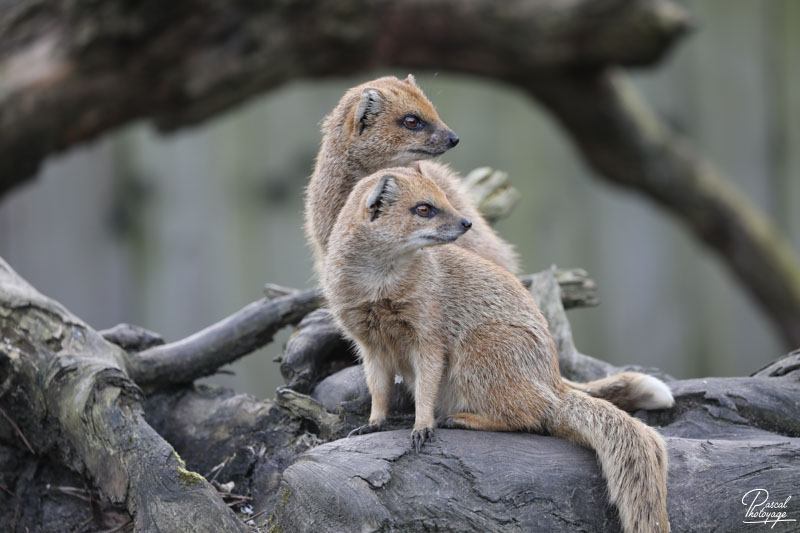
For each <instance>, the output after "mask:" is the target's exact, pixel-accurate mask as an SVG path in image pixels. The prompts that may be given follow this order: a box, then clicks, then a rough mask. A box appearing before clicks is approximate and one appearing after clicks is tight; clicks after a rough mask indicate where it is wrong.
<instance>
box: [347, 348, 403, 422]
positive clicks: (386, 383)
mask: <svg viewBox="0 0 800 533" xmlns="http://www.w3.org/2000/svg"><path fill="white" fill-rule="evenodd" d="M361 353H362V354H363V358H364V376H365V377H366V380H367V388H368V389H369V393H370V394H371V395H372V407H371V408H370V412H369V423H368V424H365V425H363V426H361V427H357V428H356V429H354V430H353V431H351V432H350V434H349V435H348V437H352V436H353V435H365V434H367V433H374V432H376V431H382V430H383V424H384V422H386V416H387V415H388V414H389V398H390V397H391V392H392V384H393V383H394V372H392V371H391V370H390V368H389V366H388V365H387V364H386V360H385V357H386V356H385V355H384V354H382V353H374V352H367V351H366V350H365V349H364V348H363V347H362V351H361Z"/></svg>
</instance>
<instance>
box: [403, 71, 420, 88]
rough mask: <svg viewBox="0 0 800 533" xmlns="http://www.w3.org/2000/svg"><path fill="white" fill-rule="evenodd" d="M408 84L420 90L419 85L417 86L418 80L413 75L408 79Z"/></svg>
mask: <svg viewBox="0 0 800 533" xmlns="http://www.w3.org/2000/svg"><path fill="white" fill-rule="evenodd" d="M406 83H407V84H409V85H411V86H412V87H416V88H417V89H419V85H417V79H416V78H415V77H414V75H413V74H409V75H408V77H407V78H406Z"/></svg>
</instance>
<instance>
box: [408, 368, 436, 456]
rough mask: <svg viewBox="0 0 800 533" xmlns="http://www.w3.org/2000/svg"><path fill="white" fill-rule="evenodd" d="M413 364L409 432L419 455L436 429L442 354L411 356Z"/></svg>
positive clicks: (412, 443)
mask: <svg viewBox="0 0 800 533" xmlns="http://www.w3.org/2000/svg"><path fill="white" fill-rule="evenodd" d="M412 361H413V364H414V377H415V379H414V405H415V407H414V430H413V431H412V432H411V445H412V447H413V448H414V449H415V450H416V451H417V453H419V451H420V450H421V449H422V445H423V444H425V441H426V440H430V441H432V440H433V429H434V427H436V419H435V417H434V408H435V406H436V396H437V394H438V393H439V383H440V381H441V379H442V371H443V370H444V354H441V353H435V354H424V355H423V354H422V353H419V352H418V353H416V354H413V356H412Z"/></svg>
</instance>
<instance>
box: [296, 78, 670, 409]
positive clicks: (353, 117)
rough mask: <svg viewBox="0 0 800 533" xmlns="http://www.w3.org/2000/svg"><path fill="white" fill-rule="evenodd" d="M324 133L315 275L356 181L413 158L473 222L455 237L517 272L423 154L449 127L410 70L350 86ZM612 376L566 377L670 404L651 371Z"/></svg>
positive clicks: (641, 404)
mask: <svg viewBox="0 0 800 533" xmlns="http://www.w3.org/2000/svg"><path fill="white" fill-rule="evenodd" d="M409 114H412V115H415V116H418V117H419V118H421V119H423V120H424V121H425V122H426V123H427V124H428V127H426V128H424V129H422V130H420V131H410V130H408V129H406V128H404V127H403V126H402V125H401V124H400V122H401V121H402V119H403V117H405V116H407V115H409ZM362 119H363V120H362ZM322 134H323V138H322V146H321V148H320V151H319V155H318V156H317V161H316V166H315V168H314V173H313V175H312V176H311V180H310V182H309V185H308V188H307V189H306V198H305V219H306V220H305V228H306V235H307V237H308V240H309V242H310V243H311V247H312V250H313V252H314V267H315V270H316V272H317V275H318V276H321V272H322V270H323V264H322V263H323V258H324V254H325V252H326V250H327V246H328V239H329V236H330V232H331V230H332V229H333V225H334V222H335V221H336V217H337V216H338V214H339V212H340V211H341V209H342V207H343V206H344V204H345V201H346V200H347V197H348V195H349V194H350V191H352V189H353V187H354V186H355V185H356V184H357V183H358V182H359V180H361V179H362V178H364V177H366V176H368V175H370V174H372V173H374V172H377V171H378V170H380V169H382V168H386V167H392V166H408V165H412V164H417V165H419V167H420V168H421V171H422V172H424V174H425V175H426V176H427V177H428V178H430V179H431V180H433V181H434V182H435V183H436V185H437V186H438V187H439V188H441V189H442V190H443V191H444V193H445V194H446V196H447V198H448V199H449V200H450V203H451V204H452V205H453V207H454V208H455V209H456V210H457V211H458V212H460V213H461V214H462V215H463V216H465V217H466V218H468V219H470V220H471V221H472V223H473V226H472V229H471V230H470V231H469V232H468V233H467V234H466V235H464V236H463V237H462V238H460V239H458V241H456V244H457V245H458V246H461V247H463V248H466V249H468V250H471V251H473V252H475V253H477V254H478V255H480V256H482V257H484V258H485V259H488V260H489V261H492V262H493V263H495V264H497V265H500V266H501V267H503V268H505V269H506V270H508V271H510V272H511V273H514V274H516V273H517V269H518V261H517V256H516V253H515V252H514V249H513V248H512V246H511V245H510V244H508V243H507V242H505V241H504V240H503V239H501V238H500V236H498V235H497V233H496V232H495V231H494V230H493V229H492V227H491V226H490V225H489V223H488V222H486V220H485V219H484V218H483V216H481V214H480V213H479V212H478V210H477V209H476V208H475V207H474V206H473V205H472V204H471V203H470V201H469V197H468V195H467V193H466V192H465V191H464V188H463V184H462V181H461V179H460V178H459V177H458V176H457V175H456V174H455V173H454V172H453V171H451V170H450V169H449V168H448V167H447V166H445V165H442V164H439V163H435V162H432V161H420V160H422V159H427V158H431V157H435V156H436V155H439V154H441V153H444V152H445V151H447V150H448V149H449V148H450V144H449V143H447V142H446V139H447V136H448V135H450V134H452V131H451V130H450V129H449V128H448V127H447V125H446V124H445V123H444V122H442V120H441V119H440V118H439V115H438V114H437V113H436V110H435V109H434V108H433V105H432V104H431V103H430V101H429V100H428V99H427V98H426V97H425V95H424V94H423V92H422V90H420V88H419V87H418V86H417V84H416V82H415V81H414V78H413V76H411V75H409V77H408V78H406V79H404V80H399V79H397V78H395V77H392V76H389V77H384V78H379V79H376V80H373V81H370V82H367V83H364V84H362V85H359V86H357V87H353V88H352V89H350V90H348V91H347V93H345V95H344V96H343V97H342V99H341V100H340V102H339V104H338V105H337V106H336V107H335V108H334V110H333V111H332V112H331V113H330V114H329V115H328V116H327V117H326V118H325V120H324V121H323V124H322ZM631 374H633V373H631ZM637 375H639V376H643V375H642V374H637ZM643 377H644V376H643ZM615 379H616V378H615V376H611V377H609V378H605V379H604V380H603V381H602V383H600V382H592V383H573V382H567V383H568V385H569V386H571V387H574V388H577V389H578V390H584V391H586V392H588V393H589V394H591V395H593V396H598V397H602V398H606V399H608V400H611V401H613V402H615V403H616V402H617V401H620V402H621V403H618V404H617V405H619V406H620V407H622V408H624V409H630V410H635V409H641V408H647V409H660V408H665V407H670V406H672V403H673V400H672V396H671V395H670V394H669V389H667V388H666V386H660V387H659V386H658V385H657V383H654V382H655V380H654V378H650V379H651V380H653V381H646V380H644V379H639V380H638V381H637V383H638V384H647V385H651V386H649V387H645V386H641V387H630V386H629V385H631V384H632V383H633V381H632V380H631V379H630V376H628V377H620V378H619V381H615ZM652 385H656V386H652ZM664 391H666V392H664ZM607 394H608V395H607Z"/></svg>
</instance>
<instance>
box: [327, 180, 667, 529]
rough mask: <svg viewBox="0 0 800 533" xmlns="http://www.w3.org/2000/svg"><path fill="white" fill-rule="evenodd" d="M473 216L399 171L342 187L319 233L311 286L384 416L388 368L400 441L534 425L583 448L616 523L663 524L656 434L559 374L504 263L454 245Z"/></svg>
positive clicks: (540, 324) (541, 324) (536, 317)
mask: <svg viewBox="0 0 800 533" xmlns="http://www.w3.org/2000/svg"><path fill="white" fill-rule="evenodd" d="M470 226H471V223H470V221H469V220H467V219H466V218H464V217H463V215H462V214H461V213H459V212H458V211H457V210H456V209H455V208H454V207H453V206H452V205H451V203H450V202H449V201H448V199H447V198H446V196H445V194H444V193H443V192H442V190H441V189H439V188H438V187H437V186H436V184H435V183H434V182H433V181H432V180H430V179H428V178H426V177H425V176H423V175H422V174H420V173H419V172H418V171H416V170H413V169H407V168H394V169H388V170H384V171H380V172H378V173H376V174H375V175H373V176H371V177H369V178H367V179H364V180H362V181H361V182H360V183H358V184H357V185H356V186H355V188H354V189H353V192H352V194H351V195H350V197H349V199H348V201H347V203H346V205H345V206H344V208H343V210H342V212H341V214H340V215H339V217H338V220H337V222H336V225H335V227H334V229H333V232H332V233H331V236H330V242H329V244H328V252H327V254H326V257H325V271H324V273H323V279H322V282H323V283H322V285H323V290H324V293H325V296H326V298H327V299H328V303H329V304H330V307H331V311H332V313H333V315H334V316H335V318H336V320H337V322H338V323H339V325H340V327H342V328H343V329H344V330H345V331H346V332H347V335H348V336H350V337H351V338H352V339H353V340H354V341H355V343H356V345H357V346H358V349H359V352H360V355H361V357H362V358H363V361H364V372H365V374H366V378H367V385H368V386H369V390H370V392H371V393H372V408H371V413H370V418H369V424H368V425H366V426H363V427H362V428H359V429H358V430H356V432H358V433H366V432H370V431H377V430H380V428H381V425H382V423H383V422H384V420H385V419H386V416H387V411H388V405H389V393H390V389H391V387H392V384H393V383H394V376H395V374H399V375H401V376H402V377H403V383H404V384H405V385H406V386H407V387H408V388H409V389H410V390H411V391H412V393H413V395H414V401H415V404H416V414H415V423H414V429H413V432H412V434H411V439H412V446H414V447H416V449H417V451H419V450H420V447H421V446H422V444H423V443H424V442H425V440H427V439H430V438H431V437H432V432H433V429H434V425H435V415H434V410H436V411H438V414H439V415H440V416H445V417H446V418H445V419H444V422H443V425H444V426H445V427H458V428H468V429H478V430H495V431H513V430H523V431H535V432H546V433H549V434H552V435H555V436H559V437H565V438H568V439H570V440H572V441H574V442H576V443H578V444H580V445H583V446H587V447H591V448H593V449H594V450H595V451H596V452H597V454H598V456H599V458H600V464H601V467H602V471H603V474H604V475H605V477H606V480H607V482H608V487H609V497H610V500H611V502H613V503H614V504H615V505H616V506H617V508H618V509H619V515H620V520H621V522H622V526H623V530H624V531H625V532H626V533H643V532H644V533H651V532H658V533H666V532H668V531H669V522H668V518H667V512H666V473H667V455H666V451H665V448H664V443H663V441H662V439H661V437H660V436H659V435H658V433H657V432H656V431H654V430H653V429H651V428H649V427H647V426H646V425H645V424H643V423H642V422H640V421H639V420H637V419H635V418H633V417H631V416H629V415H628V414H626V413H625V412H623V411H621V410H620V409H618V408H616V407H614V406H613V405H612V404H610V403H609V402H607V401H605V400H600V399H596V398H593V397H591V396H588V395H587V394H584V393H583V392H580V391H577V390H573V389H570V388H568V387H567V386H565V385H564V383H563V381H562V379H561V376H560V375H559V370H558V358H557V355H556V349H555V344H554V342H553V339H552V337H551V336H550V333H549V331H548V329H547V324H546V322H545V320H544V317H543V316H542V314H541V312H540V311H539V309H538V307H537V305H536V303H535V301H534V299H533V297H532V296H531V294H530V293H529V292H528V291H527V290H525V289H524V287H523V286H522V285H521V284H520V283H519V281H518V280H517V278H516V277H515V276H513V275H512V274H510V273H509V272H508V271H507V270H505V269H503V268H500V267H498V266H497V265H496V264H494V263H492V262H490V261H487V260H486V259H484V258H482V257H480V256H479V255H477V254H475V253H473V252H470V251H469V250H465V249H463V248H461V247H459V246H456V245H454V244H448V243H453V242H454V241H456V239H458V238H460V237H461V236H462V235H463V234H464V233H465V232H467V230H468V229H469V228H470Z"/></svg>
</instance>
